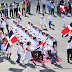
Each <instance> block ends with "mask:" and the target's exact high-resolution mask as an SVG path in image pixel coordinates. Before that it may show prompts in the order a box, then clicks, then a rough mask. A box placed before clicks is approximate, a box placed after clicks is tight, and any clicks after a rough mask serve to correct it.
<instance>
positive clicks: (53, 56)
mask: <svg viewBox="0 0 72 72" xmlns="http://www.w3.org/2000/svg"><path fill="white" fill-rule="evenodd" d="M57 58H58V56H57V53H52V60H51V63H56V60H57Z"/></svg>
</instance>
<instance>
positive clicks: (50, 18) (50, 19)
mask: <svg viewBox="0 0 72 72" xmlns="http://www.w3.org/2000/svg"><path fill="white" fill-rule="evenodd" d="M48 20H49V28H51V25H52V26H54V25H53V24H52V23H51V22H52V17H51V14H50V13H49V18H48Z"/></svg>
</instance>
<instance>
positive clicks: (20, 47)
mask: <svg viewBox="0 0 72 72" xmlns="http://www.w3.org/2000/svg"><path fill="white" fill-rule="evenodd" d="M22 49H23V43H22V42H20V45H19V46H18V49H17V55H18V59H17V61H16V62H17V63H20V59H21V51H22Z"/></svg>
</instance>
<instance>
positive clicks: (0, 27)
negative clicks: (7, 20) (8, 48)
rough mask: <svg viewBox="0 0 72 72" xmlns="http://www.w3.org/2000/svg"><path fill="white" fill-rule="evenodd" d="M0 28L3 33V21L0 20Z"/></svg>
mask: <svg viewBox="0 0 72 72" xmlns="http://www.w3.org/2000/svg"><path fill="white" fill-rule="evenodd" d="M0 29H1V30H2V32H3V34H4V24H3V21H1V23H0Z"/></svg>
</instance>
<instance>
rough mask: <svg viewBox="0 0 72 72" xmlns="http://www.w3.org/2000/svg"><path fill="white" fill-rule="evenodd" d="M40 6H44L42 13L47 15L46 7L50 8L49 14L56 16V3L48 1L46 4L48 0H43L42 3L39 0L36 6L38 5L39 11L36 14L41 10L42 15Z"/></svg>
mask: <svg viewBox="0 0 72 72" xmlns="http://www.w3.org/2000/svg"><path fill="white" fill-rule="evenodd" d="M40 4H42V13H46V6H47V7H48V11H49V13H51V14H53V15H54V8H55V3H54V1H50V0H48V1H47V2H46V0H42V1H41V2H40V1H39V0H37V2H36V5H37V9H36V12H37V11H38V10H39V13H40Z"/></svg>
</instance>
